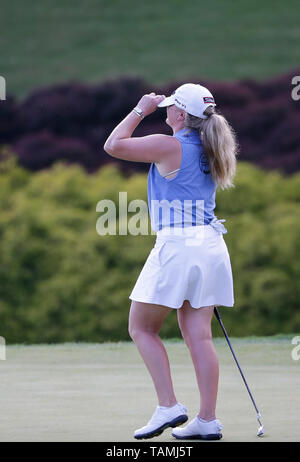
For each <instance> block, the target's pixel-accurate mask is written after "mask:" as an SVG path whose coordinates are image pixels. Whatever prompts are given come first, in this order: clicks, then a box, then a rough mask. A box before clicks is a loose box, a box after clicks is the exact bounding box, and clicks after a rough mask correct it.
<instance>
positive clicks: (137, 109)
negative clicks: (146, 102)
mask: <svg viewBox="0 0 300 462" xmlns="http://www.w3.org/2000/svg"><path fill="white" fill-rule="evenodd" d="M133 111H134V112H135V113H136V114H137V115H138V116H140V118H141V119H143V118H144V117H145V116H144V113H143V111H142V109H141V108H140V107H138V106H136V107H135V108H134V109H133Z"/></svg>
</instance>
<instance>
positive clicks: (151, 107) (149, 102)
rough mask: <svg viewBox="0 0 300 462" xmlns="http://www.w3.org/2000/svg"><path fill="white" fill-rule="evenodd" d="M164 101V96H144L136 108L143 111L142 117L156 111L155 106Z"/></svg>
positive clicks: (153, 94)
mask: <svg viewBox="0 0 300 462" xmlns="http://www.w3.org/2000/svg"><path fill="white" fill-rule="evenodd" d="M164 99H165V96H164V95H156V94H155V93H153V92H152V93H150V94H149V95H144V96H143V97H142V98H141V99H140V100H139V102H138V104H137V106H138V107H139V108H140V109H141V110H142V111H143V113H144V116H147V115H149V114H151V113H152V112H154V111H156V109H157V105H158V104H159V103H161V102H162V101H163V100H164Z"/></svg>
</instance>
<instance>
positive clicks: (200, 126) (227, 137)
mask: <svg viewBox="0 0 300 462" xmlns="http://www.w3.org/2000/svg"><path fill="white" fill-rule="evenodd" d="M204 114H205V115H207V116H208V117H207V119H201V118H199V117H195V116H193V115H191V114H187V115H186V119H185V127H187V128H195V129H197V130H199V136H200V138H201V140H202V143H203V150H204V153H205V154H206V156H207V159H208V161H209V165H210V173H211V177H212V179H213V181H214V182H215V183H216V184H217V187H218V186H220V188H221V189H223V190H224V189H227V188H231V187H234V186H235V185H234V184H233V178H234V176H235V174H236V156H237V154H238V144H237V141H236V136H235V132H234V130H233V128H232V127H231V125H230V124H229V123H228V122H227V120H226V119H225V117H223V116H222V115H221V114H217V113H216V112H215V110H214V107H213V106H208V108H207V109H206V111H205V112H204Z"/></svg>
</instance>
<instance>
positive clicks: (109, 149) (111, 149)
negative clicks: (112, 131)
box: [103, 140, 115, 156]
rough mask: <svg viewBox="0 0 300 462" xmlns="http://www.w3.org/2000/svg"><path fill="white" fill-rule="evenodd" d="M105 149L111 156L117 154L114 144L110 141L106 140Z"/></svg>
mask: <svg viewBox="0 0 300 462" xmlns="http://www.w3.org/2000/svg"><path fill="white" fill-rule="evenodd" d="M103 149H104V151H105V152H107V154H109V155H110V156H113V155H114V153H115V149H114V146H113V143H112V142H111V141H109V140H106V142H105V144H104V146H103Z"/></svg>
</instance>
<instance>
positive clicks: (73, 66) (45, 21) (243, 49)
mask: <svg viewBox="0 0 300 462" xmlns="http://www.w3.org/2000/svg"><path fill="white" fill-rule="evenodd" d="M21 6H22V5H21V4H20V2H11V1H9V0H4V1H3V2H2V4H1V17H0V29H1V37H0V46H1V64H0V74H1V75H4V76H5V77H6V79H7V91H8V92H10V93H13V94H17V95H19V96H21V95H25V94H26V93H28V92H29V91H30V90H31V89H33V88H35V87H38V86H43V85H48V84H51V83H53V82H61V81H65V80H69V79H81V80H86V81H99V80H102V79H103V78H107V77H112V76H113V77H117V76H119V75H120V74H124V73H126V74H138V75H141V76H143V77H145V78H146V79H147V80H148V81H149V82H152V83H154V84H155V83H163V82H167V81H170V80H171V79H173V78H176V79H177V78H188V77H189V76H190V77H194V76H197V77H198V76H199V78H201V77H205V78H206V77H208V78H211V79H215V80H223V79H236V78H242V77H257V78H262V77H269V76H272V75H275V74H277V73H280V72H285V71H286V70H289V69H290V68H293V67H296V66H298V64H299V58H300V48H299V46H297V44H298V43H299V40H300V29H299V24H298V22H299V21H298V17H299V14H297V13H299V9H300V7H299V2H298V0H290V1H289V4H288V6H287V5H286V4H285V3H284V2H281V1H279V0H266V1H264V2H253V0H241V1H239V2H237V1H235V0H228V1H226V2H224V1H221V0H211V1H209V2H198V1H190V2H182V1H181V0H168V1H165V2H161V1H160V0H153V1H151V2H140V1H139V0H129V1H127V2H124V1H122V0H114V1H113V2H108V1H106V0H85V1H84V2H82V1H81V0H73V1H72V2H71V3H70V2H69V1H68V0H59V1H58V0H43V1H42V2H36V1H33V0H28V1H27V2H26V7H27V8H24V7H21Z"/></svg>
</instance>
